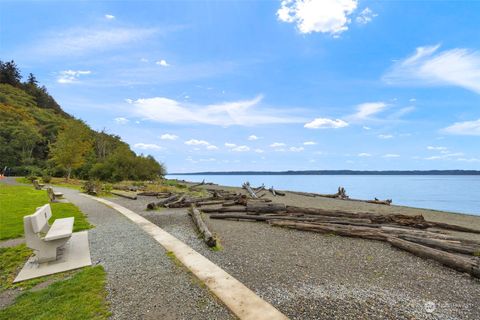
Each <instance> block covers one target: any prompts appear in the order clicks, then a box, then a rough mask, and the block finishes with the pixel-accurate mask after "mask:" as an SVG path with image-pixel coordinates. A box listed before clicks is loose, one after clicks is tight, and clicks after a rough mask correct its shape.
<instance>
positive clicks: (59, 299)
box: [0, 266, 110, 320]
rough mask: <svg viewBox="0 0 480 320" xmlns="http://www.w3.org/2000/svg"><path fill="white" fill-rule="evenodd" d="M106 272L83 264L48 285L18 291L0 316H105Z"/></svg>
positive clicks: (3, 319) (27, 318) (0, 319)
mask: <svg viewBox="0 0 480 320" xmlns="http://www.w3.org/2000/svg"><path fill="white" fill-rule="evenodd" d="M105 283H106V274H105V271H104V269H103V267H101V266H96V267H87V268H83V269H81V270H80V271H78V272H76V273H75V274H73V275H72V276H71V277H69V278H66V279H64V280H60V281H57V282H54V283H52V284H51V285H49V286H48V287H46V288H44V289H41V290H38V291H35V292H33V291H30V290H27V291H26V292H24V293H22V294H21V295H20V296H18V297H17V298H16V299H15V302H14V304H12V305H10V306H8V307H7V308H5V309H2V310H0V320H7V319H16V320H22V319H25V320H30V319H45V320H47V319H48V320H50V319H72V320H73V319H79V320H83V319H107V318H108V317H109V315H110V312H109V308H108V303H107V301H106V296H107V291H106V290H105Z"/></svg>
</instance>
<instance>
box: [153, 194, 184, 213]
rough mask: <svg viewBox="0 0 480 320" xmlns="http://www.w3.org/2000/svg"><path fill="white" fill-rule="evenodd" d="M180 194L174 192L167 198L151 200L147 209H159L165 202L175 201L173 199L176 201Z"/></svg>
mask: <svg viewBox="0 0 480 320" xmlns="http://www.w3.org/2000/svg"><path fill="white" fill-rule="evenodd" d="M179 197H180V196H179V195H178V194H174V195H172V196H170V197H168V198H166V199H162V200H160V201H157V202H151V203H149V204H148V205H147V209H148V210H155V209H158V208H160V207H163V206H164V205H165V204H167V203H169V202H173V201H176V200H177V199H178V198H179Z"/></svg>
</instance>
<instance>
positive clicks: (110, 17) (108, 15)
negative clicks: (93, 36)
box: [105, 14, 115, 20]
mask: <svg viewBox="0 0 480 320" xmlns="http://www.w3.org/2000/svg"><path fill="white" fill-rule="evenodd" d="M105 19H107V20H113V19H115V16H113V15H111V14H106V15H105Z"/></svg>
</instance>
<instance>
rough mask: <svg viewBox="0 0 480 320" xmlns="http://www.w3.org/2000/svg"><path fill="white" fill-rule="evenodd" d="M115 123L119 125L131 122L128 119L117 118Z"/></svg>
mask: <svg viewBox="0 0 480 320" xmlns="http://www.w3.org/2000/svg"><path fill="white" fill-rule="evenodd" d="M114 120H115V123H117V124H127V123H128V122H129V120H128V119H127V118H123V117H118V118H115V119H114Z"/></svg>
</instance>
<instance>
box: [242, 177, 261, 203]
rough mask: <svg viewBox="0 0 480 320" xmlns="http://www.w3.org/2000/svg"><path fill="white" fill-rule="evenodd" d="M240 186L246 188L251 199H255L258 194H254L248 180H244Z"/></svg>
mask: <svg viewBox="0 0 480 320" xmlns="http://www.w3.org/2000/svg"><path fill="white" fill-rule="evenodd" d="M242 188H243V189H245V190H247V191H248V193H249V194H250V196H251V197H252V198H253V199H257V198H258V196H257V195H256V193H255V191H253V189H252V187H251V186H250V182H248V181H247V182H245V183H244V184H242Z"/></svg>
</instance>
